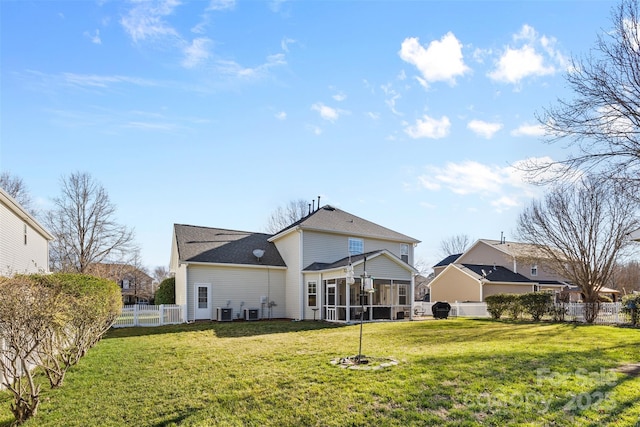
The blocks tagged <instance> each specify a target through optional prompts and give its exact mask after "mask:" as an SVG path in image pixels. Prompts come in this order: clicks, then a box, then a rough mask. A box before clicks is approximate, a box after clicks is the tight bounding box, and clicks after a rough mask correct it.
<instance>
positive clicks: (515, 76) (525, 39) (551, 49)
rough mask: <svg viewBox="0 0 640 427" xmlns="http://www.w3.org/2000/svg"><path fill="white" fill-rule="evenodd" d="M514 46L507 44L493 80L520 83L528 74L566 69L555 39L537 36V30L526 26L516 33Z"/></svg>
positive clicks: (551, 72) (492, 77)
mask: <svg viewBox="0 0 640 427" xmlns="http://www.w3.org/2000/svg"><path fill="white" fill-rule="evenodd" d="M513 42H514V46H506V47H505V48H504V50H503V52H502V54H501V55H500V58H499V59H498V60H497V62H496V64H495V69H494V70H493V71H491V72H490V73H489V74H488V76H489V77H490V78H491V79H492V80H496V81H499V82H504V83H511V84H518V83H520V81H522V80H523V79H525V78H527V77H532V76H547V75H552V74H555V73H556V72H558V71H559V70H560V69H562V68H566V66H567V61H566V59H565V58H564V56H563V55H562V54H561V53H560V52H559V51H558V50H557V49H556V48H555V44H556V40H555V39H554V38H550V37H547V36H541V37H539V36H538V33H537V32H536V30H535V29H534V28H533V27H531V26H529V25H523V26H522V28H521V30H520V32H519V33H517V34H515V35H514V36H513Z"/></svg>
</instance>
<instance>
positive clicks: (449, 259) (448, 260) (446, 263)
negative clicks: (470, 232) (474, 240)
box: [434, 254, 462, 267]
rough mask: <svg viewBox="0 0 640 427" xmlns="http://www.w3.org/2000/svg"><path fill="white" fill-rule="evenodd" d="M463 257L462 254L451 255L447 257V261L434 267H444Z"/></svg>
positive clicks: (444, 260)
mask: <svg viewBox="0 0 640 427" xmlns="http://www.w3.org/2000/svg"><path fill="white" fill-rule="evenodd" d="M461 256H462V254H454V255H449V256H448V257H446V258H445V259H443V260H442V261H440V262H439V263H437V264H436V265H434V267H444V266H446V265H449V264H452V263H454V262H455V261H456V260H457V259H458V258H460V257H461Z"/></svg>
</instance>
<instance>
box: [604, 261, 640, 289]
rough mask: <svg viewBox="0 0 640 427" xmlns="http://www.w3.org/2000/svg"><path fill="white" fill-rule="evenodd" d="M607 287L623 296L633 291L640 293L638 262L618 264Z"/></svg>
mask: <svg viewBox="0 0 640 427" xmlns="http://www.w3.org/2000/svg"><path fill="white" fill-rule="evenodd" d="M607 286H608V287H610V288H613V289H617V290H619V291H621V292H622V293H623V294H625V295H626V294H630V293H631V292H633V291H640V262H638V261H636V260H630V261H627V262H624V263H618V264H617V265H616V267H615V270H614V273H613V275H612V277H611V282H610V283H609V284H608V285H607Z"/></svg>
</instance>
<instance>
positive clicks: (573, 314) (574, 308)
mask: <svg viewBox="0 0 640 427" xmlns="http://www.w3.org/2000/svg"><path fill="white" fill-rule="evenodd" d="M433 304H435V303H431V302H422V301H416V302H414V303H413V314H414V316H417V317H422V316H432V311H431V307H432V306H433ZM556 308H563V309H564V313H565V315H564V320H565V322H580V323H584V304H582V303H577V302H576V303H566V304H556ZM449 316H450V317H491V316H490V314H489V312H488V311H487V303H484V302H479V303H467V302H464V303H462V302H454V303H453V304H451V311H450V312H449ZM593 323H594V324H598V325H621V324H627V323H631V319H630V317H629V315H627V314H625V313H623V312H622V303H621V302H606V303H601V304H600V307H599V310H598V317H596V320H595V321H594V322H593Z"/></svg>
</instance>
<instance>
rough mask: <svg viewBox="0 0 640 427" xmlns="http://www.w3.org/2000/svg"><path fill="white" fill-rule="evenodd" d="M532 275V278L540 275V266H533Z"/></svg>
mask: <svg viewBox="0 0 640 427" xmlns="http://www.w3.org/2000/svg"><path fill="white" fill-rule="evenodd" d="M531 275H532V276H537V275H538V265H537V264H533V265H532V266H531Z"/></svg>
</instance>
